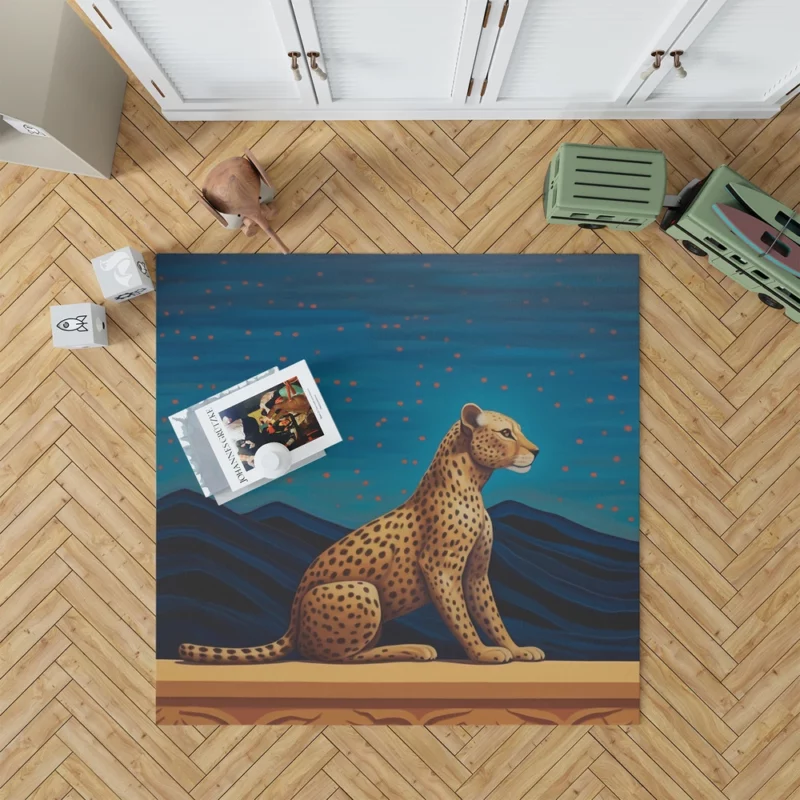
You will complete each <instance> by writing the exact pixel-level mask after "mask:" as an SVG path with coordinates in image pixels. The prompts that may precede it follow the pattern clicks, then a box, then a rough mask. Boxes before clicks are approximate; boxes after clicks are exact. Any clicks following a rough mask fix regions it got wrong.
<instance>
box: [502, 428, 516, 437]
mask: <svg viewBox="0 0 800 800" xmlns="http://www.w3.org/2000/svg"><path fill="white" fill-rule="evenodd" d="M500 435H501V436H505V437H506V439H513V438H514V434H513V433H511V430H510V429H509V428H503V430H501V431H500Z"/></svg>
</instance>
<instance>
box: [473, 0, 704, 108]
mask: <svg viewBox="0 0 800 800" xmlns="http://www.w3.org/2000/svg"><path fill="white" fill-rule="evenodd" d="M702 2H703V0H670V1H669V2H665V0H509V8H508V13H507V16H506V20H505V22H506V24H505V25H504V26H503V28H502V30H500V32H499V35H498V39H497V46H496V48H495V52H494V56H493V58H492V62H491V65H490V67H489V70H488V74H487V79H486V87H485V91H484V93H483V97H482V99H481V106H487V105H493V106H496V107H498V108H509V109H510V108H527V109H530V110H531V111H532V112H535V110H536V109H548V110H556V111H557V110H558V109H563V110H565V111H568V110H569V109H581V110H582V111H583V113H582V114H581V115H582V116H588V115H589V113H590V112H591V110H592V109H593V108H597V109H601V108H605V109H608V108H609V107H610V106H614V105H623V106H624V104H625V103H626V102H627V101H628V99H629V98H630V97H631V95H632V94H633V93H634V92H635V91H636V89H637V88H638V86H639V85H640V83H641V78H640V77H639V75H640V73H641V72H642V71H643V70H644V69H646V67H647V65H648V63H649V62H650V61H652V59H651V58H650V53H651V52H652V51H653V50H657V49H659V44H660V43H661V42H664V41H672V40H674V38H675V36H676V35H677V34H678V33H679V32H680V31H681V30H682V29H683V28H684V27H685V26H686V24H687V23H688V21H689V20H690V19H691V17H692V15H693V14H694V13H695V12H696V11H697V8H698V7H699V6H700V5H701V4H702Z"/></svg>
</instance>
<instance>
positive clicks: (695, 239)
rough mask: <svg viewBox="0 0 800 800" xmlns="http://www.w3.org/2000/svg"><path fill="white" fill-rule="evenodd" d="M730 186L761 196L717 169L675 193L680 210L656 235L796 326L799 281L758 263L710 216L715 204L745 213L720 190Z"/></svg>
mask: <svg viewBox="0 0 800 800" xmlns="http://www.w3.org/2000/svg"><path fill="white" fill-rule="evenodd" d="M729 183H735V184H740V185H741V184H743V185H745V186H750V187H752V188H753V189H757V190H758V191H762V190H761V189H759V187H758V186H756V185H755V184H753V183H751V182H750V181H748V180H746V179H745V178H743V177H742V176H741V175H739V173H738V172H735V171H734V170H732V169H731V168H730V167H727V166H722V167H717V169H715V170H713V171H712V172H711V173H710V174H709V175H708V176H707V177H706V178H705V179H704V180H702V181H699V182H696V183H693V184H689V186H687V187H686V188H685V189H684V190H683V191H682V192H681V193H680V195H679V196H678V202H679V205H678V206H677V207H676V208H670V209H668V211H667V212H666V213H665V214H664V217H663V219H662V220H661V229H662V230H663V231H664V232H665V233H666V234H667V235H669V236H671V237H672V238H673V239H677V240H678V241H679V242H681V243H682V244H683V246H684V247H685V248H686V249H687V250H688V251H689V252H690V253H693V254H694V255H696V256H708V260H709V261H710V262H711V263H712V264H713V265H714V266H715V267H716V268H717V269H718V270H719V271H720V272H722V273H724V274H725V275H727V276H728V277H729V278H731V279H732V280H734V281H736V282H737V283H739V284H741V285H742V286H744V287H745V288H746V289H749V290H750V291H753V292H756V293H757V294H758V296H759V298H761V301H762V302H763V303H765V304H766V305H768V306H771V307H772V308H783V309H784V310H785V312H786V316H787V317H789V319H791V320H793V321H794V322H800V278H798V276H797V275H794V274H792V273H790V272H788V271H787V270H785V269H781V268H780V267H778V266H777V265H775V264H773V263H772V262H771V261H769V259H766V258H761V257H760V256H759V255H758V254H757V253H756V252H755V251H753V250H752V249H751V248H750V247H749V246H748V245H747V244H746V243H745V242H744V241H742V239H740V238H739V237H738V236H737V235H736V234H735V233H734V232H733V231H732V230H731V229H730V228H729V227H728V226H727V225H726V224H725V223H724V222H723V220H722V219H721V218H720V217H719V216H718V215H717V214H716V212H715V211H714V209H713V205H714V204H715V203H724V204H727V205H729V206H733V207H734V208H739V209H742V210H746V209H743V207H742V206H741V204H740V203H739V202H738V201H737V200H736V198H735V197H734V196H733V195H732V194H731V193H730V192H729V191H728V190H727V189H726V188H725V187H726V186H727V185H728V184H729Z"/></svg>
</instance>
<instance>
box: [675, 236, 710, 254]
mask: <svg viewBox="0 0 800 800" xmlns="http://www.w3.org/2000/svg"><path fill="white" fill-rule="evenodd" d="M681 244H682V245H683V246H684V247H685V248H686V249H687V250H688V251H689V252H690V253H691V254H692V255H695V256H700V257H701V258H702V257H703V256H707V255H708V253H706V251H705V250H703V249H702V248H700V247H698V246H697V245H696V244H695V243H694V242H690V241H689V240H688V239H684V240H683V241H682V242H681Z"/></svg>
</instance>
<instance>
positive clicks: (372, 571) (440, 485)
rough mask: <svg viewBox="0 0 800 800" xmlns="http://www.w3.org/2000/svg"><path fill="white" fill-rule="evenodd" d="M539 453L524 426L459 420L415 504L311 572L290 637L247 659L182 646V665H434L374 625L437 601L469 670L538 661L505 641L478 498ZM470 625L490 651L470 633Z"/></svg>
mask: <svg viewBox="0 0 800 800" xmlns="http://www.w3.org/2000/svg"><path fill="white" fill-rule="evenodd" d="M538 452H539V448H538V447H536V445H535V444H533V442H530V441H528V439H526V438H525V436H523V434H522V430H521V429H520V426H519V425H518V424H517V423H516V422H515V421H514V420H513V419H511V418H510V417H507V416H505V415H503V414H499V413H497V412H495V411H482V410H481V409H480V408H479V407H478V406H476V405H475V404H473V403H468V404H467V405H465V406H464V408H463V409H462V410H461V419H460V420H459V421H458V422H456V423H455V425H453V426H452V428H450V430H449V431H448V433H447V435H446V436H445V437H444V439H443V441H442V443H441V444H440V445H439V449H438V450H437V451H436V455H435V456H434V458H433V461H432V462H431V465H430V467H428V470H427V472H426V473H425V475H424V476H423V477H422V480H421V481H420V484H419V486H418V487H417V489H416V491H415V492H414V494H413V495H411V497H410V498H409V499H408V500H407V501H406V502H405V503H403V504H402V505H401V506H398V507H397V508H395V509H394V510H393V511H389V512H388V513H386V514H384V515H383V516H380V517H378V518H377V519H375V520H373V521H372V522H369V523H367V524H366V525H364V526H362V527H361V528H358V529H357V530H355V531H352V532H351V533H348V534H347V535H346V536H345V537H344V538H342V539H340V540H339V541H338V542H336V543H335V544H332V545H331V546H330V547H329V548H328V549H327V550H325V551H324V552H323V553H322V554H321V555H319V556H318V557H317V558H316V559H315V560H314V561H313V562H312V564H311V565H310V566H309V567H308V569H307V570H306V572H305V574H304V575H303V579H302V580H301V581H300V585H299V586H298V588H297V592H296V593H295V596H294V601H293V603H292V610H291V619H290V622H289V629H288V630H287V631H286V633H285V634H284V635H283V636H282V637H281V638H280V639H278V640H277V641H275V642H272V643H270V644H264V645H259V646H254V647H242V648H222V647H208V646H201V645H196V644H182V645H181V646H180V655H181V658H183V659H184V660H186V661H197V662H201V663H206V664H208V663H210V664H214V663H216V664H247V663H258V662H262V663H263V662H269V661H278V660H279V659H282V658H285V657H286V656H288V655H289V654H290V653H291V652H292V651H293V650H295V649H296V650H298V651H299V653H300V655H301V656H302V657H303V658H306V659H310V660H315V661H327V662H335V663H356V662H368V661H431V660H433V659H435V658H436V650H434V648H433V647H430V646H428V645H424V644H409V645H390V646H383V647H381V646H379V645H378V642H379V640H380V634H381V625H382V624H383V623H384V622H388V621H389V620H391V619H395V618H396V617H401V616H403V615H404V614H408V613H409V612H411V611H414V610H415V609H417V608H420V607H421V606H424V605H425V604H426V603H429V602H431V601H433V603H434V605H435V606H436V608H437V610H438V611H439V614H440V615H441V617H442V619H443V620H444V621H445V623H446V624H447V627H448V628H449V629H450V631H451V632H452V634H453V636H455V637H456V639H458V641H459V642H460V643H461V645H462V647H463V648H464V650H465V652H466V653H467V655H468V656H469V658H470V660H472V661H475V662H481V663H484V664H498V663H504V662H507V661H512V660H515V661H539V660H541V659H543V658H544V653H543V652H542V651H541V650H540V649H539V648H538V647H520V646H518V645H517V644H515V642H514V640H513V639H512V638H511V636H509V634H508V631H507V630H506V627H505V625H504V624H503V620H502V619H501V618H500V613H499V612H498V610H497V604H496V603H495V599H494V595H493V594H492V587H491V586H490V584H489V577H488V570H489V558H490V556H491V552H492V521H491V519H490V518H489V514H488V513H487V511H486V507H485V506H484V504H483V499H482V497H481V490H482V489H483V487H484V485H485V484H486V481H488V480H489V478H490V477H491V475H492V472H493V471H494V470H495V469H509V470H513V471H514V472H522V473H524V472H527V471H528V470H529V469H530V468H531V464H532V463H533V460H534V459H535V458H536V454H537V453H538ZM475 623H477V624H478V625H479V626H480V628H481V629H482V630H483V632H484V633H485V634H486V636H487V637H488V638H489V639H491V641H492V642H493V646H487V645H485V644H484V643H483V642H482V641H481V638H480V636H479V635H478V632H477V631H476V629H475Z"/></svg>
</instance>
